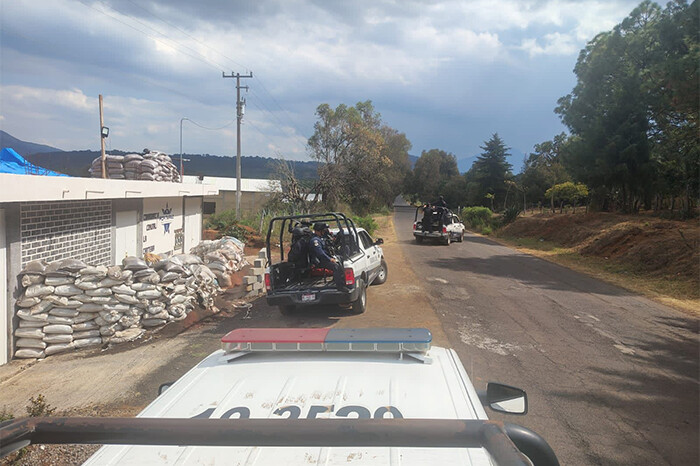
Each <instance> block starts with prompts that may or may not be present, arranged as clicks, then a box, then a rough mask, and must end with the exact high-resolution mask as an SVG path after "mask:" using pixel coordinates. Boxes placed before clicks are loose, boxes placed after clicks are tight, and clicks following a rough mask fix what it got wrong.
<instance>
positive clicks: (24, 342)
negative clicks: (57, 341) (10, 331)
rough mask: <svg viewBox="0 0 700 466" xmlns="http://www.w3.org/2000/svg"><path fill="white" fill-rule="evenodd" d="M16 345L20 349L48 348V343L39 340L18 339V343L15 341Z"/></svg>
mask: <svg viewBox="0 0 700 466" xmlns="http://www.w3.org/2000/svg"><path fill="white" fill-rule="evenodd" d="M15 345H17V347H18V348H38V349H44V348H46V342H44V341H43V340H40V339H38V338H18V339H17V341H15Z"/></svg>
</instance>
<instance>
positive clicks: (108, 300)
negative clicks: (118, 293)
mask: <svg viewBox="0 0 700 466" xmlns="http://www.w3.org/2000/svg"><path fill="white" fill-rule="evenodd" d="M91 298H92V302H93V303H94V304H102V305H104V306H110V305H112V304H117V303H118V302H119V301H118V300H117V299H116V298H115V297H114V296H91Z"/></svg>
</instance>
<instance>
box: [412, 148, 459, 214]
mask: <svg viewBox="0 0 700 466" xmlns="http://www.w3.org/2000/svg"><path fill="white" fill-rule="evenodd" d="M456 176H459V169H458V168H457V159H456V158H455V156H454V155H453V154H451V153H448V152H445V151H443V150H440V149H430V150H429V151H423V152H422V153H421V156H420V158H419V159H418V160H417V161H416V165H415V166H414V167H413V183H414V186H413V190H414V191H415V192H416V194H417V195H418V198H420V199H421V200H423V201H427V202H430V201H433V200H434V199H436V198H437V197H438V196H440V195H444V193H443V190H444V189H445V187H446V186H447V184H448V183H449V182H450V180H451V179H452V178H453V177H456Z"/></svg>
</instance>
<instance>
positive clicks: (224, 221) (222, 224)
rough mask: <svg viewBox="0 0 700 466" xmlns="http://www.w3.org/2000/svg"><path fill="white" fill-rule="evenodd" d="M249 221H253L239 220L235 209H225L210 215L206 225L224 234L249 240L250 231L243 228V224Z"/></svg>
mask: <svg viewBox="0 0 700 466" xmlns="http://www.w3.org/2000/svg"><path fill="white" fill-rule="evenodd" d="M248 223H251V222H250V221H248V222H246V221H244V220H237V219H236V211H235V210H224V211H223V212H219V213H217V214H213V215H212V216H211V217H209V218H208V219H207V221H206V224H205V227H206V228H209V229H212V230H217V231H218V232H219V233H221V235H222V236H233V237H235V238H238V239H240V240H243V241H247V240H249V239H250V231H249V230H247V229H245V228H241V225H247V224H248Z"/></svg>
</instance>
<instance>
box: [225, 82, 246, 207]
mask: <svg viewBox="0 0 700 466" xmlns="http://www.w3.org/2000/svg"><path fill="white" fill-rule="evenodd" d="M221 74H222V75H223V77H224V78H236V218H240V211H241V120H242V119H243V105H245V100H244V101H243V102H241V89H245V90H248V86H241V78H252V77H253V72H252V71H251V72H250V74H248V75H241V74H240V73H236V74H233V71H232V72H231V74H230V75H228V76H227V75H226V73H223V72H222V73H221Z"/></svg>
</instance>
